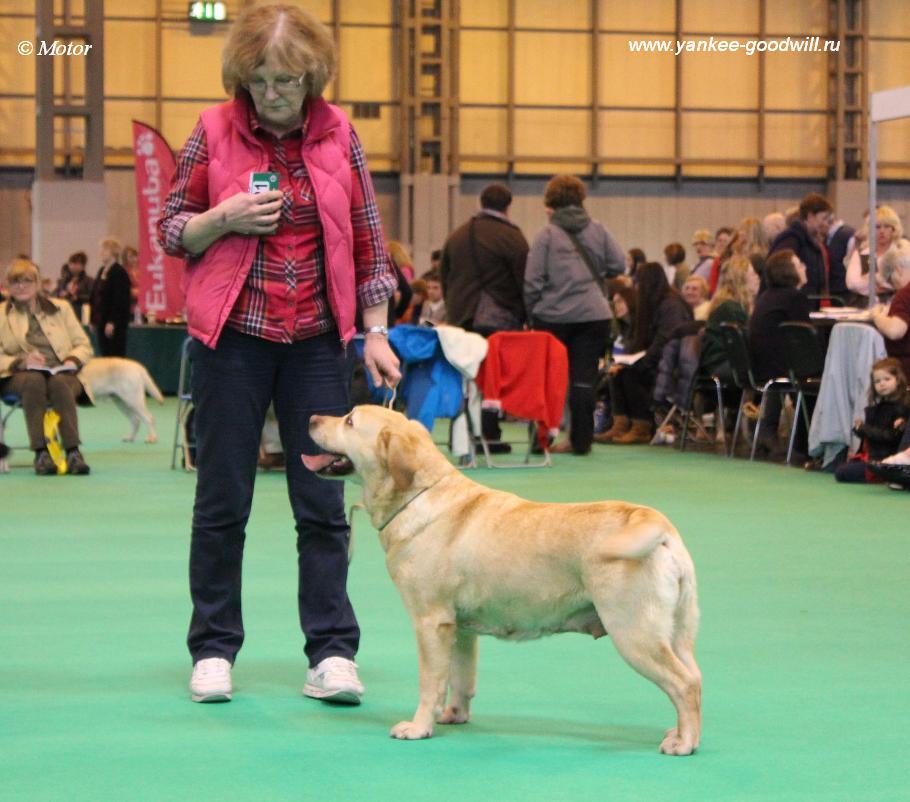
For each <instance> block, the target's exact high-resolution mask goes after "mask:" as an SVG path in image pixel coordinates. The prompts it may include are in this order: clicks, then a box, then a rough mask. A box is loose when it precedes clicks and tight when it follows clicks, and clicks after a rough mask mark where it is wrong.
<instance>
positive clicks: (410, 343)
mask: <svg viewBox="0 0 910 802" xmlns="http://www.w3.org/2000/svg"><path fill="white" fill-rule="evenodd" d="M389 342H390V343H391V345H392V347H393V348H394V349H395V351H396V352H397V354H398V356H399V357H400V358H401V362H402V364H403V365H404V366H405V367H406V370H405V371H404V379H403V380H402V383H401V390H400V392H401V397H402V398H403V399H404V400H405V401H406V402H407V415H408V417H409V418H413V419H415V420H418V421H420V422H421V423H422V424H423V425H424V426H425V427H426V428H427V430H428V431H433V423H434V421H435V420H436V418H454V417H455V416H456V415H458V413H459V411H460V410H461V404H462V399H463V390H462V378H461V374H459V372H458V371H457V370H456V369H455V368H453V367H452V366H451V365H450V364H449V362H448V361H447V360H446V358H445V355H444V354H443V352H442V346H441V345H440V344H439V337H438V336H437V334H436V330H435V329H433V328H430V327H427V326H411V325H402V326H395V328H393V329H392V330H391V331H389Z"/></svg>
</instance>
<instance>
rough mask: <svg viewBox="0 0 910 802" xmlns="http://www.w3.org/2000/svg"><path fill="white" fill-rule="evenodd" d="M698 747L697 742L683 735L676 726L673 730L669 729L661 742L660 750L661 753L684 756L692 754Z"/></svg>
mask: <svg viewBox="0 0 910 802" xmlns="http://www.w3.org/2000/svg"><path fill="white" fill-rule="evenodd" d="M697 747H698V744H697V743H694V742H693V741H692V740H690V739H688V738H683V737H681V736H680V734H679V730H677V729H676V727H674V728H673V729H672V730H667V734H666V735H665V736H664V739H663V741H662V742H661V744H660V751H661V754H664V755H676V756H679V757H682V756H684V755H691V754H692V753H693V752H694V751H695V749H696V748H697Z"/></svg>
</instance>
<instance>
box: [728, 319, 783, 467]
mask: <svg viewBox="0 0 910 802" xmlns="http://www.w3.org/2000/svg"><path fill="white" fill-rule="evenodd" d="M720 330H721V337H723V341H724V350H725V351H726V354H727V361H728V362H729V363H730V370H731V372H732V373H733V383H734V384H735V385H736V387H738V388H739V389H740V390H742V396H741V397H740V399H739V409H738V410H737V412H736V425H735V426H734V428H733V437H731V438H730V450H729V452H728V453H727V456H728V457H732V456H733V454H734V452H735V450H736V438H737V437H738V436H739V427H740V425H741V423H742V417H743V406H745V403H746V394H747V392H749V393H760V394H761V404H760V406H759V409H758V420H757V421H756V422H755V432H754V433H753V435H752V451H751V453H750V454H749V459H750V460H754V459H755V449H756V446H758V435H759V431H760V429H761V419H762V416H763V415H764V413H765V402H766V400H767V397H768V393H769V392H777V393H786V392H792V391H793V385H792V384H791V382H790V380H789V379H786V378H783V377H778V378H775V379H769V380H768V381H766V382H764V383H763V384H759V383H758V382H757V381H756V380H755V374H754V373H753V372H752V357H751V356H750V355H749V344H748V342H747V341H746V335H745V333H744V332H743V329H742V327H741V326H739V325H738V324H736V323H721V324H720Z"/></svg>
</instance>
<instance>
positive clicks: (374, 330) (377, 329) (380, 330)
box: [363, 326, 389, 337]
mask: <svg viewBox="0 0 910 802" xmlns="http://www.w3.org/2000/svg"><path fill="white" fill-rule="evenodd" d="M363 333H364V334H381V335H382V336H383V337H388V336H389V329H388V327H386V326H370V327H369V328H368V329H366V330H365V331H364V332H363Z"/></svg>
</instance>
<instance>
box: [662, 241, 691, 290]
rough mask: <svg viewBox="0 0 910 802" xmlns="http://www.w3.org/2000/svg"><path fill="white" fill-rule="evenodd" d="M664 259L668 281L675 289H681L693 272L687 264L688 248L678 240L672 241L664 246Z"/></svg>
mask: <svg viewBox="0 0 910 802" xmlns="http://www.w3.org/2000/svg"><path fill="white" fill-rule="evenodd" d="M664 260H665V261H666V263H667V266H666V267H665V268H664V272H665V273H666V274H667V281H668V282H669V284H670V286H671V287H673V289H675V290H677V291H681V290H682V288H683V285H684V284H685V283H686V279H687V278H689V274H690V272H691V271H690V270H689V266H688V265H687V264H686V249H685V248H683V246H682V245H681V244H680V243H678V242H671V243H670V244H669V245H667V247H666V248H664Z"/></svg>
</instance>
